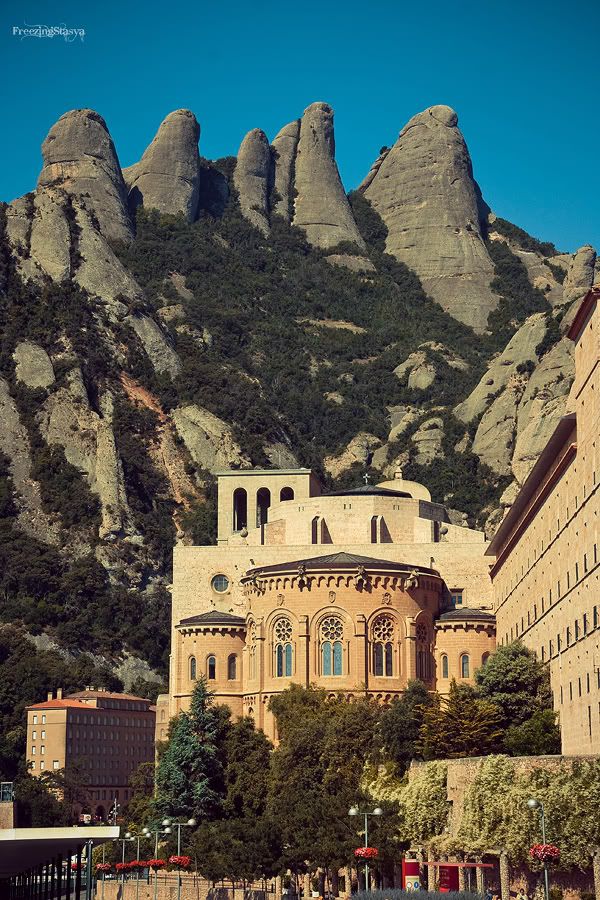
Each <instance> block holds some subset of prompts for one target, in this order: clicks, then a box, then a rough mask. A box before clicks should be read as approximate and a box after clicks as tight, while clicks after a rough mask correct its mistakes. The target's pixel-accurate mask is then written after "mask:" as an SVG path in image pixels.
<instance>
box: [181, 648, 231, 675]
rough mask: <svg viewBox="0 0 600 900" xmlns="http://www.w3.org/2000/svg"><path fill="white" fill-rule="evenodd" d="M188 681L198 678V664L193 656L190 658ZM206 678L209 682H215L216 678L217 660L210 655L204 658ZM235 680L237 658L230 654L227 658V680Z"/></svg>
mask: <svg viewBox="0 0 600 900" xmlns="http://www.w3.org/2000/svg"><path fill="white" fill-rule="evenodd" d="M189 666H190V681H196V680H197V678H198V663H197V661H196V657H195V656H190V661H189ZM206 677H207V679H208V680H209V681H215V680H216V677H217V658H216V656H213V655H212V654H211V655H210V656H207V657H206ZM236 678H237V656H236V655H235V653H231V654H230V655H229V656H228V657H227V679H228V680H229V681H235V680H236Z"/></svg>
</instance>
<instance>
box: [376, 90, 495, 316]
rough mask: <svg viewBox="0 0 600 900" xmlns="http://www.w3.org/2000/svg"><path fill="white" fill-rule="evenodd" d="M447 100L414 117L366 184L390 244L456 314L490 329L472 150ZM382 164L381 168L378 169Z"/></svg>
mask: <svg viewBox="0 0 600 900" xmlns="http://www.w3.org/2000/svg"><path fill="white" fill-rule="evenodd" d="M457 123H458V117H457V115H456V113H455V112H454V110H453V109H450V107H448V106H432V107H431V108H430V109H427V110H425V112H422V113H419V114H418V115H416V116H414V117H413V118H412V119H411V120H410V121H409V122H408V124H407V125H406V126H405V127H404V128H403V129H402V131H401V132H400V136H399V138H398V140H397V142H396V143H395V145H394V146H393V147H392V149H391V150H390V151H389V153H387V154H385V156H384V158H383V159H381V158H380V159H381V161H379V160H378V163H379V165H377V167H376V171H374V172H373V170H371V173H373V174H371V173H369V176H367V179H366V180H365V182H364V183H363V184H366V187H364V188H363V191H364V194H365V197H367V199H368V200H369V201H370V202H371V204H372V206H373V208H374V209H375V210H376V212H378V213H379V215H380V216H381V218H382V219H383V221H384V222H385V224H386V226H387V228H388V237H387V241H386V249H387V252H388V253H391V254H392V255H393V256H395V257H396V258H397V259H399V260H401V261H402V262H404V263H406V264H407V265H408V266H410V268H411V269H413V270H414V271H415V272H416V273H417V275H418V276H419V278H420V279H421V281H422V282H423V287H424V288H425V290H426V291H427V292H428V293H430V294H431V296H432V297H434V299H436V300H437V301H438V303H440V304H441V306H443V308H444V309H445V310H446V311H447V312H449V313H450V314H451V315H452V316H454V317H455V318H456V319H459V320H460V321H461V322H465V323H466V324H467V325H470V326H471V327H472V328H474V329H475V330H476V331H479V332H481V331H483V330H484V329H485V326H486V322H487V317H488V315H489V313H490V311H491V310H492V309H494V308H495V307H496V306H497V304H498V297H497V296H496V295H494V294H493V293H492V291H491V290H490V287H489V284H490V280H491V278H492V277H493V271H494V267H493V264H492V261H491V259H490V257H489V255H488V252H487V250H486V247H485V244H484V242H483V238H482V231H481V224H480V222H481V206H480V194H479V189H478V187H477V185H476V184H475V181H474V180H473V172H472V166H471V159H470V157H469V151H468V150H467V145H466V144H465V141H464V138H463V136H462V134H461V132H460V130H459V129H458V127H457ZM374 168H375V167H374Z"/></svg>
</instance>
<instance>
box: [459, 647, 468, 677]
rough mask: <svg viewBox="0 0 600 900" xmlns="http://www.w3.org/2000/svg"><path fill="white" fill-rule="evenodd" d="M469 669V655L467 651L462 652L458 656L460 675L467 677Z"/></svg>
mask: <svg viewBox="0 0 600 900" xmlns="http://www.w3.org/2000/svg"><path fill="white" fill-rule="evenodd" d="M469 671H470V666H469V655H468V654H467V653H463V655H462V656H461V658H460V677H461V678H468V677H469Z"/></svg>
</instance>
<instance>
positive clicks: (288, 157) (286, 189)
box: [272, 119, 300, 222]
mask: <svg viewBox="0 0 600 900" xmlns="http://www.w3.org/2000/svg"><path fill="white" fill-rule="evenodd" d="M299 138H300V119H295V120H294V121H293V122H290V124H289V125H285V126H284V127H283V128H282V129H281V131H280V132H279V134H278V135H277V136H276V137H275V139H274V141H273V145H272V146H273V156H274V159H275V193H276V194H277V195H278V197H279V199H278V200H276V201H275V204H274V206H273V212H275V213H277V215H279V216H282V217H283V218H284V219H285V221H286V222H289V221H290V219H291V210H292V209H293V203H294V168H295V164H296V151H297V149H298V140H299Z"/></svg>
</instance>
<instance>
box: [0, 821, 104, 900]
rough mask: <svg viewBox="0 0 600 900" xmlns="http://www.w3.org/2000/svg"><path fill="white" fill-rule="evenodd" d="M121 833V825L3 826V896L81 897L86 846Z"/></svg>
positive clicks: (0, 873)
mask: <svg viewBox="0 0 600 900" xmlns="http://www.w3.org/2000/svg"><path fill="white" fill-rule="evenodd" d="M118 837H119V828H118V826H98V827H91V828H78V827H72V828H3V829H0V896H2V897H7V898H11V900H12V898H17V897H18V898H23V900H27V898H30V897H31V898H33V897H44V898H47V900H55V898H64V897H66V898H68V900H72V898H75V900H79V898H80V896H82V890H83V884H82V883H83V878H82V854H83V850H84V847H86V846H87V847H89V848H90V849H91V848H92V847H95V846H97V845H98V844H104V843H106V841H114V840H116V839H117V838H118ZM72 860H73V861H74V862H72Z"/></svg>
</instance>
